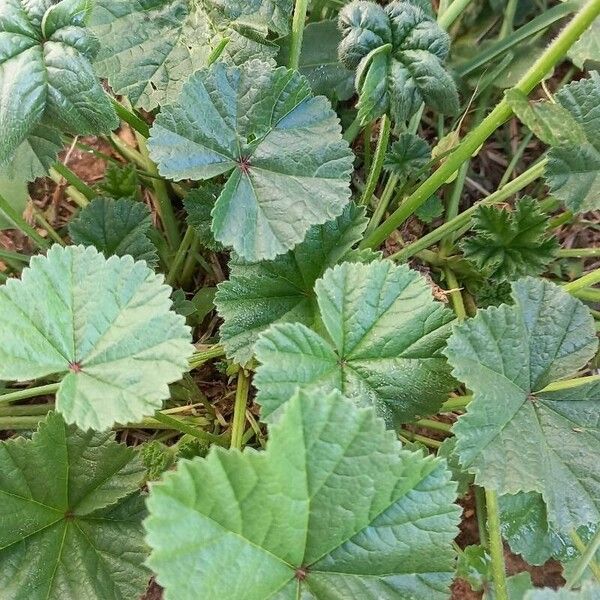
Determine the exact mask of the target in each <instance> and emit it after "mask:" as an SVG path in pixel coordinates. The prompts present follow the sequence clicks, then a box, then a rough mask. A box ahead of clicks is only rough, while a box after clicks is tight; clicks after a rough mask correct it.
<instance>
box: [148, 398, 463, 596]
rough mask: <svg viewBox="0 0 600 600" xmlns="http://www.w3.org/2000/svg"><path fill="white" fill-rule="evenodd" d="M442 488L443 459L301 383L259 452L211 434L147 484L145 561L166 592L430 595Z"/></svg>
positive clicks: (439, 556)
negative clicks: (413, 448) (199, 452)
mask: <svg viewBox="0 0 600 600" xmlns="http://www.w3.org/2000/svg"><path fill="white" fill-rule="evenodd" d="M454 494H455V485H454V484H453V483H452V482H451V481H450V478H449V473H448V471H447V470H446V468H445V466H444V463H443V462H441V461H438V460H436V459H433V458H431V457H424V456H423V455H422V454H421V453H412V452H408V451H405V450H401V448H400V445H399V443H398V442H397V441H396V440H395V435H394V434H393V433H392V432H388V431H385V429H384V423H383V422H382V421H381V420H379V419H376V418H375V414H374V412H373V411H372V410H365V409H359V408H358V407H356V406H355V405H354V404H353V403H351V402H349V401H348V400H346V399H344V398H342V397H341V396H340V395H339V393H331V394H329V395H308V394H300V395H297V396H296V397H295V398H294V399H292V400H291V401H290V402H288V403H287V408H286V410H285V412H284V414H283V416H282V418H281V420H280V421H279V423H278V424H277V425H274V426H272V427H271V430H270V435H269V443H268V445H267V450H266V451H264V452H256V451H255V450H253V449H246V450H245V452H244V453H243V454H242V453H240V452H239V451H237V450H230V451H226V450H223V449H222V448H216V447H214V446H213V448H212V449H211V452H210V453H209V455H208V457H207V458H206V459H196V460H194V461H193V462H189V461H182V462H180V463H179V466H178V469H177V471H175V472H170V473H168V474H167V475H166V476H164V478H163V481H162V482H161V483H159V484H155V485H154V486H153V487H152V490H151V494H150V498H149V500H148V508H149V512H150V516H149V517H148V519H147V520H146V521H145V527H146V530H147V540H148V543H149V544H150V546H151V548H152V553H151V556H150V559H149V564H150V566H151V567H152V569H153V570H154V571H155V572H156V573H157V577H158V581H159V583H161V585H163V586H164V587H165V588H166V596H165V597H166V599H167V600H196V599H197V598H199V597H201V598H220V599H222V600H239V598H245V599H247V600H264V599H265V598H272V599H278V600H295V599H297V598H306V599H309V598H314V599H319V600H334V599H336V598H340V597H341V595H342V596H343V597H348V598H361V599H364V600H386V599H389V600H392V599H393V600H409V599H412V598H428V599H432V600H436V599H440V600H441V599H442V598H447V597H448V591H447V588H448V585H449V583H450V581H451V579H452V574H453V569H454V565H453V556H452V555H453V552H452V549H451V541H452V539H453V538H454V536H455V535H456V532H457V529H456V526H457V524H458V518H459V511H458V510H457V507H456V505H454V504H453V500H454V497H455V495H454ZM300 568H303V569H305V570H306V572H307V574H306V577H305V579H304V580H303V581H299V580H298V579H297V578H296V577H295V574H296V569H300ZM223 572H226V573H227V578H226V581H224V580H223ZM340 594H341V595H340Z"/></svg>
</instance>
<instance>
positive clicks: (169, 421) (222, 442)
mask: <svg viewBox="0 0 600 600" xmlns="http://www.w3.org/2000/svg"><path fill="white" fill-rule="evenodd" d="M152 418H153V419H154V420H155V421H158V422H159V423H163V424H164V425H167V426H169V427H170V428H171V429H176V430H177V431H181V433H186V434H187V435H191V436H192V437H195V438H197V439H199V440H203V441H205V442H210V443H211V444H218V445H219V446H226V445H227V440H226V438H225V437H221V436H218V435H213V434H212V433H208V431H204V430H203V429H200V428H199V427H194V426H193V425H192V424H191V423H187V422H185V421H183V420H181V419H175V418H174V417H170V416H169V415H166V414H165V413H163V412H156V413H154V416H153V417H152Z"/></svg>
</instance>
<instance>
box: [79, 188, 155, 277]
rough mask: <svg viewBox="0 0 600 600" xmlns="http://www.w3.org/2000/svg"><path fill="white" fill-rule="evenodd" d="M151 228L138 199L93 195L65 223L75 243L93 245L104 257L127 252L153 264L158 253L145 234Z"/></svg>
mask: <svg viewBox="0 0 600 600" xmlns="http://www.w3.org/2000/svg"><path fill="white" fill-rule="evenodd" d="M151 227H152V219H151V216H150V210H149V209H148V207H147V206H146V205H145V204H143V203H142V202H136V201H135V200H130V199H128V198H121V199H120V200H113V199H112V198H96V199H95V200H93V201H92V202H90V203H89V204H88V205H87V206H86V207H85V208H83V209H82V211H81V212H80V213H79V216H78V217H77V218H76V219H73V220H72V221H71V222H70V223H69V235H70V236H71V239H72V240H73V242H74V243H75V244H82V245H84V246H94V247H95V248H96V249H97V250H99V251H100V252H102V253H103V254H104V255H105V256H106V258H109V257H110V256H126V255H130V256H132V257H133V258H134V259H135V260H145V261H146V263H148V265H149V266H150V267H154V266H156V264H157V263H158V254H157V252H156V247H155V246H154V244H153V243H152V242H151V241H150V239H149V238H148V236H147V235H146V234H147V233H148V231H149V230H150V228H151Z"/></svg>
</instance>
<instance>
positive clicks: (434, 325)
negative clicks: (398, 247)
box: [254, 261, 455, 424]
mask: <svg viewBox="0 0 600 600" xmlns="http://www.w3.org/2000/svg"><path fill="white" fill-rule="evenodd" d="M315 291H316V295H317V304H318V306H319V312H320V315H319V316H320V318H321V320H322V323H323V327H324V330H325V331H326V332H327V334H329V336H328V338H324V337H322V336H321V335H319V334H317V333H315V332H314V331H312V330H311V329H308V328H307V327H306V326H304V325H302V324H300V323H284V324H275V325H273V326H271V328H270V329H268V330H267V331H266V332H265V333H263V334H262V335H261V336H260V338H259V339H258V342H257V343H256V345H255V352H256V357H257V358H258V360H259V361H260V362H261V363H262V365H261V366H260V367H259V368H258V370H257V373H256V377H255V379H254V383H255V385H256V387H257V389H258V390H259V393H258V396H257V401H258V403H259V404H261V406H262V412H261V417H262V418H263V419H264V420H266V421H267V422H270V421H273V420H274V418H275V416H276V414H277V413H278V411H279V410H280V408H281V406H282V405H283V404H284V403H285V401H286V399H287V398H289V397H291V395H292V394H293V392H294V390H295V389H296V387H297V386H301V387H302V388H306V389H310V390H316V389H325V390H331V389H339V390H340V391H341V392H342V393H344V394H345V395H346V396H348V397H350V398H353V399H355V400H356V401H357V402H358V403H360V404H366V405H374V406H375V407H376V408H377V411H378V412H379V414H380V415H382V416H384V417H385V419H386V420H387V421H388V423H390V424H392V423H394V422H406V421H410V420H412V419H413V418H414V417H415V416H417V415H425V414H431V413H433V412H435V411H436V410H437V409H438V408H439V407H440V406H441V404H442V402H443V401H444V400H446V399H447V397H448V393H449V392H450V390H451V389H453V387H454V385H455V382H454V380H453V379H452V377H451V376H450V374H449V368H448V366H447V365H446V361H445V360H444V358H443V356H442V355H441V349H442V348H443V347H444V345H445V341H446V338H447V336H448V335H449V333H450V325H449V323H450V321H451V320H452V318H453V315H452V312H451V311H450V310H448V309H447V308H446V307H445V306H444V305H442V304H441V303H439V302H435V301H434V300H433V297H432V294H431V288H430V287H429V285H428V284H427V282H426V280H425V279H424V278H423V277H422V276H421V275H419V274H418V273H417V272H416V271H412V270H411V269H409V268H408V267H407V266H406V265H401V266H395V265H394V264H393V263H391V262H390V261H381V262H374V263H370V264H368V265H362V264H351V263H344V264H342V265H339V266H336V267H334V268H333V269H330V270H328V271H327V272H326V273H325V275H324V276H323V277H322V278H321V279H319V280H318V281H317V282H316V285H315ZM329 340H331V341H329Z"/></svg>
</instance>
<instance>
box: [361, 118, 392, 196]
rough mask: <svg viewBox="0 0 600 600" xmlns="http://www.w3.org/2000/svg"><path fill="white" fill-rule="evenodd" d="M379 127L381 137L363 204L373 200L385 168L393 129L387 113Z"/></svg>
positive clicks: (364, 193) (378, 141)
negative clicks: (384, 162) (384, 163)
mask: <svg viewBox="0 0 600 600" xmlns="http://www.w3.org/2000/svg"><path fill="white" fill-rule="evenodd" d="M379 128H380V129H379V138H378V140H377V147H376V149H375V156H374V157H373V164H372V165H371V170H370V171H369V177H368V178H367V184H366V186H365V189H364V192H363V195H362V197H361V199H360V203H361V204H362V205H363V206H368V205H369V203H370V202H371V198H372V197H373V192H374V191H375V188H376V187H377V182H378V181H379V176H380V175H381V170H382V169H383V161H384V159H385V153H386V152H387V147H388V143H389V141H390V133H391V130H392V123H391V121H390V118H389V117H388V116H387V115H383V117H382V118H381V122H380V123H379Z"/></svg>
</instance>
